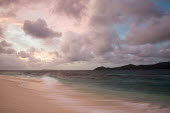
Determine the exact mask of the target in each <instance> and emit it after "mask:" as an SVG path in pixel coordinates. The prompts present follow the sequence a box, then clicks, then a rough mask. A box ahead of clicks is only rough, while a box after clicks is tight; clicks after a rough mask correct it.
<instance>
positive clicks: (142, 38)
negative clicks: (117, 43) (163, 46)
mask: <svg viewBox="0 0 170 113" xmlns="http://www.w3.org/2000/svg"><path fill="white" fill-rule="evenodd" d="M169 20H170V16H164V17H162V18H160V19H158V18H153V19H151V20H148V21H147V23H145V24H146V25H145V26H141V25H134V26H132V27H131V29H130V32H129V33H128V35H127V42H128V43H130V44H146V43H159V42H162V41H168V40H170V32H169V29H170V23H169Z"/></svg>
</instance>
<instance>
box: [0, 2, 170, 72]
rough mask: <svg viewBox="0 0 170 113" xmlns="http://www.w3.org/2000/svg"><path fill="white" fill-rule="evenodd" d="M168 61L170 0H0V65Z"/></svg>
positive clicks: (76, 66)
mask: <svg viewBox="0 0 170 113" xmlns="http://www.w3.org/2000/svg"><path fill="white" fill-rule="evenodd" d="M165 61H170V0H0V70H39V69H56V70H89V69H94V68H96V67H98V66H105V67H116V66H122V65H126V64H136V65H140V64H154V63H157V62H165Z"/></svg>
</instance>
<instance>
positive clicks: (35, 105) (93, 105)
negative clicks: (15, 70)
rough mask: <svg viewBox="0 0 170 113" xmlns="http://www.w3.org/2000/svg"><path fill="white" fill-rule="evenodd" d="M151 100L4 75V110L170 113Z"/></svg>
mask: <svg viewBox="0 0 170 113" xmlns="http://www.w3.org/2000/svg"><path fill="white" fill-rule="evenodd" d="M169 111H170V109H169V108H161V109H160V108H159V106H152V105H150V104H148V103H133V102H128V101H122V100H116V99H110V98H108V99H107V98H105V97H104V98H103V97H102V96H101V95H95V94H92V93H88V92H81V91H77V90H74V89H72V88H70V87H68V86H66V85H64V84H62V83H60V82H59V81H56V80H54V79H51V78H49V77H44V78H41V79H36V78H31V77H14V76H0V113H144V112H145V113H160V112H161V113H169Z"/></svg>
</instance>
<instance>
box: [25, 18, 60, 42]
mask: <svg viewBox="0 0 170 113" xmlns="http://www.w3.org/2000/svg"><path fill="white" fill-rule="evenodd" d="M23 30H24V32H25V33H27V34H29V35H31V36H33V37H35V38H39V39H47V38H53V37H60V36H61V35H62V34H61V33H60V32H56V31H53V30H52V29H50V28H48V26H47V24H46V22H45V20H43V19H38V20H37V21H35V22H32V21H30V20H26V21H25V22H24V26H23Z"/></svg>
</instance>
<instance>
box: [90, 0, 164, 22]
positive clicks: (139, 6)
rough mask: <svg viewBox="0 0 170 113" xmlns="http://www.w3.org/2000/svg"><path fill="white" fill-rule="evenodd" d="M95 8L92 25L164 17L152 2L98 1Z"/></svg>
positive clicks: (139, 0)
mask: <svg viewBox="0 0 170 113" xmlns="http://www.w3.org/2000/svg"><path fill="white" fill-rule="evenodd" d="M95 7H96V8H97V9H96V12H95V13H94V15H93V17H92V18H91V24H92V25H109V24H116V23H121V22H122V21H127V20H128V19H133V20H136V21H138V22H140V21H145V20H147V19H149V18H152V17H161V16H162V15H164V12H163V11H162V10H160V8H158V7H157V6H156V5H155V4H154V3H153V2H152V1H151V0H96V5H95Z"/></svg>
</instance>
